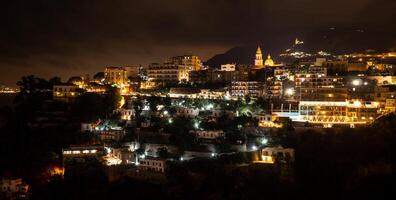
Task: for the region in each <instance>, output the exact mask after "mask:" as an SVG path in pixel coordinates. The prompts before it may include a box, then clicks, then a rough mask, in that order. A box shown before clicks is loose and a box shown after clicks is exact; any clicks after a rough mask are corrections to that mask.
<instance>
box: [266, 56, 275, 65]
mask: <svg viewBox="0 0 396 200" xmlns="http://www.w3.org/2000/svg"><path fill="white" fill-rule="evenodd" d="M264 65H265V66H270V67H272V66H275V64H274V61H273V60H272V58H271V55H270V54H268V56H267V59H266V60H265V62H264Z"/></svg>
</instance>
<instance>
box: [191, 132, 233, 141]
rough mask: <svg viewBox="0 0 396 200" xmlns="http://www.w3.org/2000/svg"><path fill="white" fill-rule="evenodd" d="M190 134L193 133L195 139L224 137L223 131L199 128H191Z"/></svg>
mask: <svg viewBox="0 0 396 200" xmlns="http://www.w3.org/2000/svg"><path fill="white" fill-rule="evenodd" d="M190 134H193V135H194V136H195V137H196V138H197V139H204V140H215V139H219V138H222V137H224V135H225V134H224V131H221V130H216V131H201V130H191V131H190Z"/></svg>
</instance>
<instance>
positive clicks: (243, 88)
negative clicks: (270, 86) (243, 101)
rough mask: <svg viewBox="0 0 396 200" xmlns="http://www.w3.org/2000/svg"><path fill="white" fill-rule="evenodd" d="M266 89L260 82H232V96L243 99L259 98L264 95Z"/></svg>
mask: <svg viewBox="0 0 396 200" xmlns="http://www.w3.org/2000/svg"><path fill="white" fill-rule="evenodd" d="M263 93H264V87H263V83H262V82H258V81H233V82H231V96H235V97H243V96H247V95H249V96H252V97H258V96H261V95H263Z"/></svg>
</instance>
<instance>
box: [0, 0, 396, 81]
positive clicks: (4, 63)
mask: <svg viewBox="0 0 396 200" xmlns="http://www.w3.org/2000/svg"><path fill="white" fill-rule="evenodd" d="M395 10H396V1H395V0H142V1H134V0H125V1H121V0H106V1H105V0H95V1H92V0H34V1H33V0H25V1H23V0H9V1H7V2H2V6H1V8H0V11H1V12H0V22H1V31H0V83H1V84H7V85H13V84H15V82H16V81H17V80H18V79H19V78H20V77H21V76H23V75H28V74H35V75H37V76H41V77H45V78H48V77H52V76H61V77H62V78H63V80H67V77H69V76H72V75H80V74H85V73H89V74H91V75H93V74H94V73H95V72H97V71H101V70H103V68H104V66H108V65H135V64H143V65H147V64H148V63H150V62H160V61H162V60H164V59H166V58H167V57H169V56H172V55H178V54H190V53H193V54H197V55H199V56H200V57H202V58H203V60H206V59H208V58H210V57H212V56H213V55H215V54H218V53H223V52H224V51H226V50H228V49H229V48H231V47H234V46H237V45H244V44H254V43H264V44H265V42H268V41H270V40H276V39H277V38H294V37H297V36H299V37H303V38H304V36H307V35H309V34H310V33H312V32H315V31H318V30H321V29H324V28H328V27H344V28H345V27H348V28H351V29H363V30H365V31H367V32H369V33H370V34H371V35H372V37H373V38H372V39H373V40H375V39H376V38H377V37H380V38H386V39H387V40H385V41H386V42H389V43H390V44H392V45H393V44H396V42H395V41H396V39H395V38H394V35H396V20H395V19H396V15H395V13H396V12H395ZM304 40H309V38H304Z"/></svg>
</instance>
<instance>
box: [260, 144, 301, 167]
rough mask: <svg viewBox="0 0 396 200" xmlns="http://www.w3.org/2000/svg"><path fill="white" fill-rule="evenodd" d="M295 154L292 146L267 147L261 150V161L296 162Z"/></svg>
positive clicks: (270, 162)
mask: <svg viewBox="0 0 396 200" xmlns="http://www.w3.org/2000/svg"><path fill="white" fill-rule="evenodd" d="M294 160H295V154H294V149H292V148H282V147H266V148H264V149H262V150H261V162H263V163H269V164H273V163H275V162H281V163H290V162H294Z"/></svg>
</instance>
